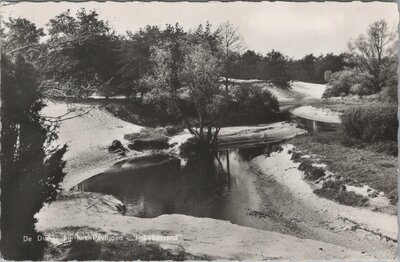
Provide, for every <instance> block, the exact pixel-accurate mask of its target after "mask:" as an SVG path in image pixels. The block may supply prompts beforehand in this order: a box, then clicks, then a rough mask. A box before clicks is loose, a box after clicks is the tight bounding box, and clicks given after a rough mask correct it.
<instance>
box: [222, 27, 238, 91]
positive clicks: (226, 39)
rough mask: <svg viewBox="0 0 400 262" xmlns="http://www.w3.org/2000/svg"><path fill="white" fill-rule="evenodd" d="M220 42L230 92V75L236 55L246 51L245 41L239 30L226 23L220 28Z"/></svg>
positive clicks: (226, 84)
mask: <svg viewBox="0 0 400 262" xmlns="http://www.w3.org/2000/svg"><path fill="white" fill-rule="evenodd" d="M218 35H219V41H220V44H221V50H222V54H223V62H224V76H225V90H226V92H227V93H228V90H229V75H230V74H231V73H232V68H233V65H234V61H235V59H234V55H235V54H236V53H239V54H240V53H241V52H242V51H243V49H244V41H243V39H242V37H241V36H240V35H239V32H238V28H237V27H234V26H233V25H232V24H231V23H230V22H226V23H224V24H222V25H220V26H219V28H218Z"/></svg>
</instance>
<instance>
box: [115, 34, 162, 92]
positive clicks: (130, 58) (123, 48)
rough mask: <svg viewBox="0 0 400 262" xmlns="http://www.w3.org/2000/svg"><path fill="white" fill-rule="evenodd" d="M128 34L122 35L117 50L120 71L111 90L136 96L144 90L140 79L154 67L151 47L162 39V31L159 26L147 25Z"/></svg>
mask: <svg viewBox="0 0 400 262" xmlns="http://www.w3.org/2000/svg"><path fill="white" fill-rule="evenodd" d="M126 34H127V35H126V36H125V37H121V39H120V43H119V46H118V48H117V50H116V55H117V57H118V59H117V67H118V71H117V72H116V77H115V80H114V86H113V89H112V90H111V91H113V92H118V93H123V94H125V95H127V96H129V95H133V96H134V97H136V94H137V93H139V92H140V93H143V91H144V90H143V89H142V87H141V86H140V82H139V79H140V78H142V77H143V76H144V75H146V74H148V73H150V71H151V69H152V66H153V65H152V63H151V59H150V55H151V52H150V49H151V46H152V45H153V44H154V43H156V42H158V41H159V40H160V39H161V34H162V32H161V30H160V29H159V28H158V27H157V26H146V27H145V28H141V29H139V31H137V32H135V33H133V32H131V31H128V32H127V33H126Z"/></svg>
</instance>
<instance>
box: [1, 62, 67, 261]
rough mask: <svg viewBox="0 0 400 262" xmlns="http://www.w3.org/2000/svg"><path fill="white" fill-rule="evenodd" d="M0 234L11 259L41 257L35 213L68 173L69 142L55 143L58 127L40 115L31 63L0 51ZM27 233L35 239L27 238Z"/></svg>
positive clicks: (48, 200) (39, 102) (4, 252)
mask: <svg viewBox="0 0 400 262" xmlns="http://www.w3.org/2000/svg"><path fill="white" fill-rule="evenodd" d="M1 68H2V70H1V71H2V73H1V77H2V78H1V87H2V97H1V99H2V107H1V124H2V130H1V145H2V151H1V166H2V173H1V210H2V211H3V212H2V213H1V233H2V241H1V245H2V255H3V256H4V257H5V258H6V259H12V260H21V259H24V260H36V259H40V257H41V253H42V248H43V242H40V241H37V236H38V235H39V233H37V232H36V231H35V229H34V222H35V219H34V215H35V213H36V212H38V211H39V210H40V208H41V207H42V205H43V203H45V202H50V201H51V200H54V198H55V196H56V194H57V192H59V191H60V182H61V181H62V180H63V178H64V176H65V173H64V172H63V168H64V166H65V161H63V160H62V157H63V155H64V153H65V152H66V146H65V145H64V146H63V147H61V148H51V147H50V143H51V142H52V141H54V139H56V138H57V135H56V134H55V133H54V126H52V125H50V124H49V123H47V122H46V121H45V119H44V118H43V117H41V116H40V114H39V112H40V110H41V109H42V108H43V107H44V106H45V104H44V103H43V101H42V99H41V94H40V92H39V91H38V85H37V80H36V74H35V70H34V69H33V67H32V65H30V64H28V63H26V62H25V60H24V59H23V58H22V57H21V56H17V57H16V60H15V63H13V62H11V61H10V60H9V59H8V58H7V57H6V56H2V66H1ZM23 236H27V237H32V238H33V242H24V241H23Z"/></svg>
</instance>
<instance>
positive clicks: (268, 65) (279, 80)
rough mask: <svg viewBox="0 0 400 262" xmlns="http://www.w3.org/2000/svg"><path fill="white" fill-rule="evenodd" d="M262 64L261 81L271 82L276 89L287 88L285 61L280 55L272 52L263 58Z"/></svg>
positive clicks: (287, 78) (287, 77) (288, 77)
mask: <svg viewBox="0 0 400 262" xmlns="http://www.w3.org/2000/svg"><path fill="white" fill-rule="evenodd" d="M264 63H265V64H264V67H265V69H264V76H263V79H266V80H271V82H272V83H274V84H275V85H277V86H278V87H289V84H288V82H289V80H290V76H289V73H288V71H287V59H286V57H285V56H284V55H283V54H282V53H280V52H278V51H275V50H272V51H271V52H269V53H268V54H267V55H266V56H265V58H264Z"/></svg>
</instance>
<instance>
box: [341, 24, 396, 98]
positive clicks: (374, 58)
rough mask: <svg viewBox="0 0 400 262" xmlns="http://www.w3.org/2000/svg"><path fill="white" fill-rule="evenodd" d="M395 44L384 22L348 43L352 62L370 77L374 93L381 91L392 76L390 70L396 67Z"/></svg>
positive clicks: (392, 35)
mask: <svg viewBox="0 0 400 262" xmlns="http://www.w3.org/2000/svg"><path fill="white" fill-rule="evenodd" d="M396 43H397V41H396V34H395V33H394V32H392V31H390V30H389V27H388V24H387V22H386V21H385V20H380V21H376V22H374V23H372V24H371V25H370V26H369V28H368V31H367V34H366V35H364V34H361V35H360V36H359V37H358V38H357V39H356V40H354V41H351V42H350V43H349V50H350V53H351V55H352V56H351V59H352V62H353V63H354V64H355V65H356V66H357V68H359V69H360V70H361V71H362V72H365V73H368V74H370V75H371V76H372V79H371V82H372V85H373V86H374V89H375V92H379V91H381V90H382V88H383V87H384V86H385V85H387V81H388V80H389V79H390V77H391V74H393V72H392V70H391V69H390V68H393V67H396V56H397V45H396Z"/></svg>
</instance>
